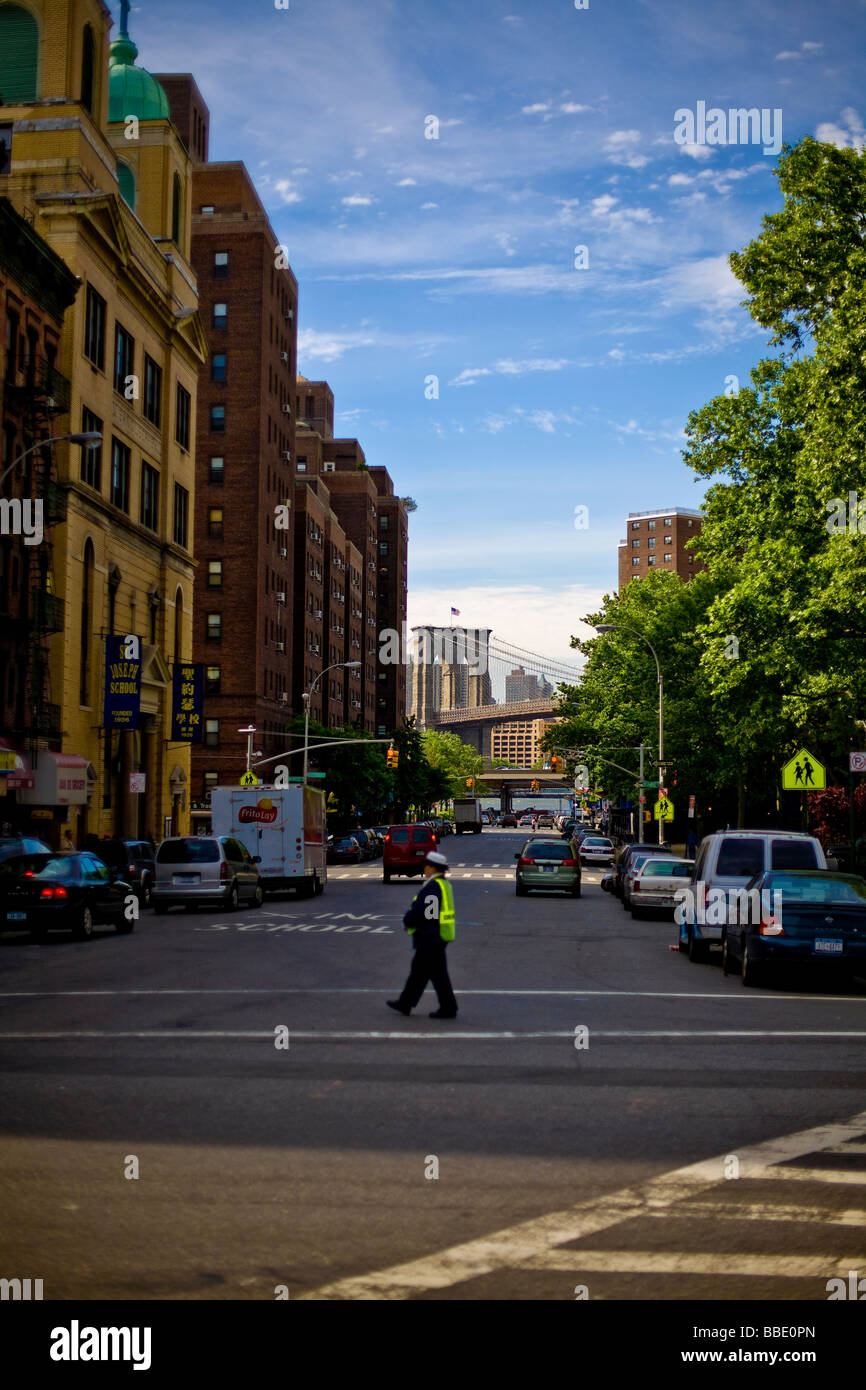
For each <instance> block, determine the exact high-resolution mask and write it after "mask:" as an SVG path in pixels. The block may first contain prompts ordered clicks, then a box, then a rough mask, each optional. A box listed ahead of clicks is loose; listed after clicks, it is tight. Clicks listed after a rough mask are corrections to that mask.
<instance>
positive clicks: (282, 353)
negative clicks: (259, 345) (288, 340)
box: [280, 352, 289, 362]
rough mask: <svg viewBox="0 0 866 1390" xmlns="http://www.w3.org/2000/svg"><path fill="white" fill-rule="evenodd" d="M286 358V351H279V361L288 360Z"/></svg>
mask: <svg viewBox="0 0 866 1390" xmlns="http://www.w3.org/2000/svg"><path fill="white" fill-rule="evenodd" d="M288 360H289V354H288V353H287V352H281V353H280V361H281V362H288Z"/></svg>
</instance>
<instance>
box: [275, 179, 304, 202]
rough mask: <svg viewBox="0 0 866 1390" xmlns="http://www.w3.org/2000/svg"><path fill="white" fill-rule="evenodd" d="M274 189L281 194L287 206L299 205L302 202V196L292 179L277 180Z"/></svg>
mask: <svg viewBox="0 0 866 1390" xmlns="http://www.w3.org/2000/svg"><path fill="white" fill-rule="evenodd" d="M273 187H274V192H275V193H277V194H279V196H280V198H281V199H282V201H283V203H285V204H286V206H288V205H289V204H290V203H299V202H300V201H301V195H300V193H299V192H298V190H297V189H296V188H295V186H294V184H293V183H292V181H291V179H277V181H276V183H275V184H274V186H273Z"/></svg>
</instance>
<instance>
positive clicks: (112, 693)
mask: <svg viewBox="0 0 866 1390" xmlns="http://www.w3.org/2000/svg"><path fill="white" fill-rule="evenodd" d="M140 719H141V642H140V640H139V639H138V638H137V637H135V636H134V635H133V634H132V633H128V634H127V635H126V636H125V637H117V636H111V637H106V639H105V705H104V712H103V724H104V725H105V728H106V729H137V728H138V726H139V723H140Z"/></svg>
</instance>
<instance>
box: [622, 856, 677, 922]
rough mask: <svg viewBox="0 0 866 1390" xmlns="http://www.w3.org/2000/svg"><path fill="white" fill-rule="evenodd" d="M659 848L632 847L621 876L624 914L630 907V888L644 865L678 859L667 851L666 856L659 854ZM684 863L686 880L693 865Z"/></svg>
mask: <svg viewBox="0 0 866 1390" xmlns="http://www.w3.org/2000/svg"><path fill="white" fill-rule="evenodd" d="M660 848H661V846H659V845H633V846H632V853H631V854H630V855H629V857H628V867H627V868H626V869H625V870H624V871H623V876H622V895H621V896H622V905H623V907H624V908H625V910H626V912H628V910H629V908H630V907H631V893H632V886H633V884H634V881H635V878H636V876H637V874H639V873H640V871H641V870H642V869H643V867H644V865H645V864H646V863H647V862H648V861H649V860H650V859H665V860H668V859H677V858H678V857H679V856H678V855H675V854H674V853H673V851H672V850H668V851H667V853H666V854H660V853H659V850H660ZM685 862H686V863H687V864H688V866H689V872H688V874H686V875H685V877H686V878H689V877H690V876H691V872H692V868H693V865H692V861H691V860H690V859H687V860H686V861H685Z"/></svg>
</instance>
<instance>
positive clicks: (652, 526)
mask: <svg viewBox="0 0 866 1390" xmlns="http://www.w3.org/2000/svg"><path fill="white" fill-rule="evenodd" d="M646 526H647V530H648V531H654V530H655V529H656V524H655V522H654V521H648V522H647V524H646Z"/></svg>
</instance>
